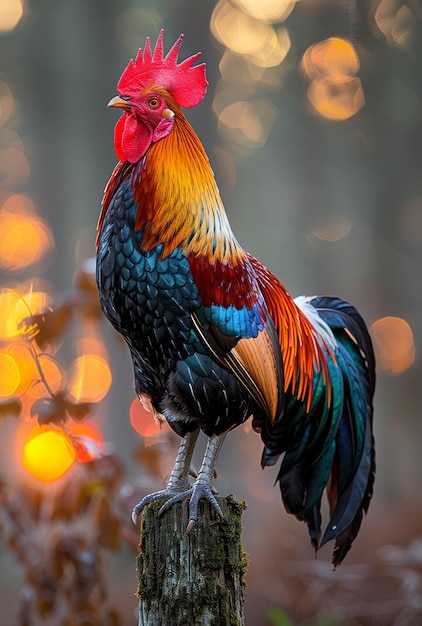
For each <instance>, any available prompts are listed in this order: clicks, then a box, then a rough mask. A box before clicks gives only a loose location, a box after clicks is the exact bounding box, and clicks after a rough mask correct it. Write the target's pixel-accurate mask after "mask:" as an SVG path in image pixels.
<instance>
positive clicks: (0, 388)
mask: <svg viewBox="0 0 422 626" xmlns="http://www.w3.org/2000/svg"><path fill="white" fill-rule="evenodd" d="M19 383H20V374H19V367H18V364H17V363H16V361H15V359H14V358H13V356H11V355H10V354H8V353H7V352H5V351H4V350H3V351H1V352H0V399H2V398H8V397H11V396H13V395H14V393H15V392H16V390H17V389H18V387H19Z"/></svg>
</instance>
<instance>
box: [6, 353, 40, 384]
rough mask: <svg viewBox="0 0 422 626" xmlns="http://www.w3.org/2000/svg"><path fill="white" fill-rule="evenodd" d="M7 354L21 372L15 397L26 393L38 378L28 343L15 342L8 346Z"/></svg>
mask: <svg viewBox="0 0 422 626" xmlns="http://www.w3.org/2000/svg"><path fill="white" fill-rule="evenodd" d="M7 354H8V355H10V356H11V357H12V359H13V360H14V361H15V363H16V366H17V368H18V370H19V384H18V386H17V388H16V390H15V392H14V393H15V395H18V396H20V395H21V394H23V393H25V391H27V389H28V388H29V386H30V384H31V383H32V382H33V381H34V379H35V378H36V376H37V371H36V368H35V364H34V359H33V358H32V355H31V354H30V351H29V347H28V344H27V343H26V342H15V343H12V344H10V345H8V346H7Z"/></svg>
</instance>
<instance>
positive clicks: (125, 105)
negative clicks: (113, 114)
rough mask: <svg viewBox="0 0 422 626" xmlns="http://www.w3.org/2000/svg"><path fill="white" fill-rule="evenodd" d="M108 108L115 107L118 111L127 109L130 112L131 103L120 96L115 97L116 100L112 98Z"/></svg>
mask: <svg viewBox="0 0 422 626" xmlns="http://www.w3.org/2000/svg"><path fill="white" fill-rule="evenodd" d="M107 106H108V107H115V108H116V109H125V110H128V109H130V108H131V106H132V105H131V103H130V102H129V100H124V99H123V98H121V97H120V96H114V98H112V99H111V100H110V102H109V103H108V105H107Z"/></svg>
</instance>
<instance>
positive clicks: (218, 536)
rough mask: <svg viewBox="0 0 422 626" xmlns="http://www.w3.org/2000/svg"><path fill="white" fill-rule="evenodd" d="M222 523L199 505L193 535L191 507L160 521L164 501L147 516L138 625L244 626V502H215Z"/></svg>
mask: <svg viewBox="0 0 422 626" xmlns="http://www.w3.org/2000/svg"><path fill="white" fill-rule="evenodd" d="M217 500H218V502H219V504H220V506H221V509H222V511H223V513H224V518H225V521H223V522H221V521H220V520H219V518H218V517H217V515H216V514H215V512H214V511H212V510H211V507H210V505H209V503H208V502H206V501H204V500H203V501H201V502H200V505H199V511H198V520H197V522H196V524H195V526H194V528H193V530H192V531H191V532H190V534H189V535H185V529H186V526H187V523H188V503H187V502H183V503H181V504H175V505H174V506H173V507H171V509H170V510H169V511H166V512H165V513H164V514H163V515H162V516H161V517H158V510H159V508H160V506H161V504H162V502H154V503H152V504H150V505H149V506H148V507H147V508H146V510H145V511H144V513H143V516H142V522H141V541H140V546H139V556H138V579H139V587H138V597H139V626H161V625H162V626H170V625H171V626H243V624H244V620H243V602H244V590H245V578H246V567H247V564H246V557H245V553H244V550H243V548H242V544H241V531H242V513H243V511H244V509H245V504H244V503H243V502H241V503H239V502H236V501H235V500H234V499H233V498H232V497H231V496H229V497H227V498H217Z"/></svg>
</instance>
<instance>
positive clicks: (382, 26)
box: [374, 0, 421, 49]
mask: <svg viewBox="0 0 422 626" xmlns="http://www.w3.org/2000/svg"><path fill="white" fill-rule="evenodd" d="M420 17H421V14H420V9H419V12H418V10H417V9H416V4H415V7H414V8H412V7H411V5H408V4H407V3H399V2H397V0H380V2H379V3H378V5H377V7H376V10H375V14H374V22H375V24H376V25H377V27H378V28H379V30H380V31H381V33H382V34H383V35H384V36H385V37H386V38H387V39H388V40H389V41H391V42H393V43H395V44H396V45H398V46H400V47H401V48H404V49H407V48H408V44H409V39H410V37H411V35H412V33H413V29H414V26H415V22H416V21H417V20H420Z"/></svg>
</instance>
